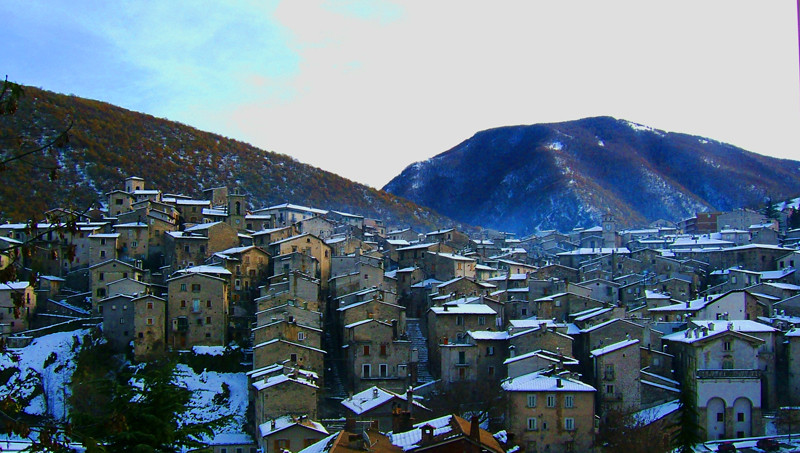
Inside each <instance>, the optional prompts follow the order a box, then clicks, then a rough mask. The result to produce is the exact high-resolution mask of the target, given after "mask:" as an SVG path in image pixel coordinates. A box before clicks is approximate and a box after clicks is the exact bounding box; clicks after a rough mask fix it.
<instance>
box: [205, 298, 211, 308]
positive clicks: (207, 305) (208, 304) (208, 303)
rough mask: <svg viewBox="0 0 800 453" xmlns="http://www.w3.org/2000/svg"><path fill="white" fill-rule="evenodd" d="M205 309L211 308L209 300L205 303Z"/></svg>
mask: <svg viewBox="0 0 800 453" xmlns="http://www.w3.org/2000/svg"><path fill="white" fill-rule="evenodd" d="M206 308H211V299H209V300H207V301H206Z"/></svg>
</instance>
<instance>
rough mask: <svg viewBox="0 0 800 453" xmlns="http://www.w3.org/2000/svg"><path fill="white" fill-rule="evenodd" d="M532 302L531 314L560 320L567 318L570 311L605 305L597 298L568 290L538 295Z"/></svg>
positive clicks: (574, 311) (580, 310)
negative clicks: (543, 295) (549, 294)
mask: <svg viewBox="0 0 800 453" xmlns="http://www.w3.org/2000/svg"><path fill="white" fill-rule="evenodd" d="M533 302H534V304H533V309H534V310H533V314H534V315H535V316H536V317H538V318H540V319H553V318H555V319H558V320H562V321H565V320H567V319H568V318H569V315H570V314H572V313H578V312H582V311H585V310H589V309H591V308H605V307H606V304H605V303H603V302H601V301H599V300H595V299H592V298H590V297H584V296H580V295H578V294H574V293H569V292H567V293H559V294H553V295H552V296H545V297H540V298H538V299H536V300H534V301H533Z"/></svg>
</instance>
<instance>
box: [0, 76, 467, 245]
mask: <svg viewBox="0 0 800 453" xmlns="http://www.w3.org/2000/svg"><path fill="white" fill-rule="evenodd" d="M24 90H25V95H24V96H23V97H22V98H21V99H20V102H19V106H18V110H17V112H16V113H15V114H13V115H5V116H0V158H6V157H9V156H10V155H12V153H16V154H18V153H19V150H28V149H33V148H36V147H37V146H41V145H43V144H45V143H47V141H48V140H51V139H52V138H54V137H55V136H57V135H58V133H59V132H60V131H63V130H65V129H66V128H67V126H68V125H69V124H70V122H72V123H73V125H72V129H71V130H70V131H69V143H68V145H67V146H66V147H63V148H52V149H50V150H49V151H48V152H46V153H35V154H33V155H31V156H29V157H27V158H25V159H22V160H15V161H13V162H10V163H8V164H6V165H5V169H4V170H2V169H0V180H2V184H0V200H2V203H0V219H2V220H4V221H5V220H12V221H24V220H27V219H30V218H34V217H35V218H38V219H41V217H42V213H43V212H45V211H46V210H48V209H51V208H55V207H66V206H74V207H76V208H78V209H81V208H84V209H85V208H86V207H88V206H91V205H92V204H93V203H95V202H97V201H100V202H105V200H106V197H105V195H104V194H105V193H108V192H109V191H111V190H113V189H117V188H121V187H122V184H123V180H124V178H126V177H127V176H139V177H142V178H144V179H145V180H146V181H147V184H148V185H149V187H154V188H158V189H161V190H162V191H164V192H166V193H182V194H186V195H191V196H198V197H199V196H200V195H201V193H202V189H203V188H208V187H219V186H228V187H229V188H231V189H232V188H234V187H238V188H239V189H240V190H241V191H242V192H243V193H244V194H246V195H247V196H248V200H249V201H250V203H251V204H252V206H251V207H253V208H260V207H266V206H270V205H274V204H280V203H284V202H290V203H296V204H303V205H309V206H314V207H319V208H324V209H333V210H341V211H346V212H351V213H354V214H361V215H365V216H370V217H373V216H374V217H377V218H381V219H383V220H384V221H386V222H389V223H391V224H396V225H399V226H414V227H418V228H423V229H430V228H433V227H439V226H453V225H454V222H453V221H452V220H451V219H447V218H445V217H442V216H441V215H438V214H436V213H434V212H432V211H431V210H430V209H428V208H422V207H419V206H417V205H415V204H413V203H411V202H409V201H408V200H404V199H401V198H399V197H396V196H394V195H391V194H388V193H386V192H382V191H379V190H376V189H373V188H370V187H367V186H364V185H361V184H357V183H355V182H352V181H349V180H347V179H345V178H342V177H340V176H337V175H335V174H333V173H330V172H327V171H324V170H321V169H319V168H315V167H312V166H310V165H306V164H302V163H300V162H298V161H296V160H294V159H293V158H291V157H289V156H286V155H283V154H278V153H274V152H268V151H264V150H261V149H258V148H256V147H254V146H251V145H249V144H247V143H242V142H239V141H236V140H232V139H229V138H225V137H222V136H220V135H216V134H212V133H208V132H202V131H199V130H197V129H194V128H192V127H189V126H186V125H183V124H179V123H176V122H172V121H168V120H165V119H161V118H155V117H153V116H150V115H146V114H141V113H137V112H132V111H129V110H125V109H122V108H120V107H116V106H113V105H110V104H107V103H104V102H98V101H94V100H89V99H82V98H79V97H76V96H67V95H62V94H56V93H52V92H48V91H44V90H41V89H37V88H34V87H24ZM53 168H57V170H56V172H55V176H56V178H57V179H55V180H52V178H51V176H50V175H51V170H52V169H53Z"/></svg>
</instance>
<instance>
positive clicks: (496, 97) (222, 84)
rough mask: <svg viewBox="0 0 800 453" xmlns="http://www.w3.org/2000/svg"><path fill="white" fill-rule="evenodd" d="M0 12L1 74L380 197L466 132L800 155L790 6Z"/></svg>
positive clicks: (271, 6)
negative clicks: (317, 170) (544, 133)
mask: <svg viewBox="0 0 800 453" xmlns="http://www.w3.org/2000/svg"><path fill="white" fill-rule="evenodd" d="M0 17H3V26H2V27H0V40H2V42H3V43H4V46H3V52H2V54H0V72H2V74H0V75H5V74H7V75H8V76H9V78H10V79H12V80H14V81H17V82H20V83H24V84H28V85H34V86H39V87H42V88H45V89H48V90H52V91H56V92H61V93H72V94H75V95H78V96H83V97H88V98H92V99H98V100H102V101H106V102H110V103H112V104H116V105H119V106H122V107H125V108H129V109H132V110H136V111H141V112H145V113H149V114H152V115H155V116H159V117H164V118H168V119H171V120H175V121H180V122H182V123H185V124H189V125H192V126H195V127H197V128H199V129H202V130H207V131H212V132H217V133H220V134H222V135H225V136H228V137H232V138H236V139H239V140H243V141H246V142H249V143H252V144H254V145H256V146H258V147H260V148H264V149H267V150H271V151H276V152H280V153H284V154H289V155H291V156H293V157H295V158H297V159H298V160H300V161H302V162H305V163H309V164H312V165H315V166H318V167H321V168H324V169H327V170H330V171H333V172H335V173H338V174H340V175H342V176H345V177H347V178H349V179H352V180H355V181H358V182H362V183H366V184H369V185H371V186H374V187H378V188H380V187H381V186H383V185H384V184H385V183H386V182H388V181H389V179H391V178H392V177H393V176H395V175H396V174H398V173H399V172H400V171H401V170H402V169H403V168H404V167H405V166H406V165H408V164H411V163H412V162H415V161H418V160H423V159H426V158H428V157H431V156H433V155H435V154H438V153H440V152H442V151H445V150H447V149H449V148H450V147H452V146H454V145H456V144H458V143H459V142H461V141H462V140H464V139H466V138H468V137H470V136H471V135H472V134H474V133H475V132H477V131H479V130H483V129H487V128H490V127H497V126H502V125H510V124H533V123H539V122H556V121H566V120H572V119H578V118H582V117H587V116H596V115H611V116H615V117H618V118H624V119H627V120H630V121H634V122H637V123H642V124H646V125H648V126H652V127H655V128H659V129H665V130H670V131H676V132H686V133H691V134H696V135H703V136H706V137H709V138H712V139H716V140H720V141H724V142H728V143H732V144H734V145H737V146H741V147H743V148H745V149H748V150H751V151H755V152H758V153H762V154H767V155H773V156H779V157H786V158H792V159H800V90H799V89H798V86H799V85H800V82H798V80H800V77H798V49H797V36H798V33H797V11H796V2H795V1H792V0H771V1H766V2H755V1H752V0H669V1H666V0H665V1H642V0H592V1H589V0H576V1H557V2H554V1H539V0H528V1H510V2H473V1H424V2H423V1H407V2H388V1H385V2H383V1H380V2H379V1H358V0H350V1H324V0H303V1H292V2H287V1H284V2H280V1H269V2H267V1H231V2H211V1H144V0H142V1H118V2H104V1H88V0H70V1H61V0H52V1H38V0H27V1H22V0H20V1H5V2H0Z"/></svg>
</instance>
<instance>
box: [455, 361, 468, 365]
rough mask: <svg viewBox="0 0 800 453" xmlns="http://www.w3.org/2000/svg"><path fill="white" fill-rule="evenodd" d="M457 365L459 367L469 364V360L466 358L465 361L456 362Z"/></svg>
mask: <svg viewBox="0 0 800 453" xmlns="http://www.w3.org/2000/svg"><path fill="white" fill-rule="evenodd" d="M456 366H457V367H461V366H469V360H466V361H464V362H456Z"/></svg>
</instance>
